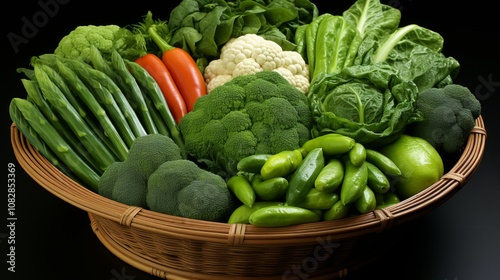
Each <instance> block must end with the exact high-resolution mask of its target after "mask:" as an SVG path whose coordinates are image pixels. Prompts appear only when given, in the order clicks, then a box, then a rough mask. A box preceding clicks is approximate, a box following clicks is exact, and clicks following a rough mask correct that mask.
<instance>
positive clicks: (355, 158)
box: [349, 143, 366, 166]
mask: <svg viewBox="0 0 500 280" xmlns="http://www.w3.org/2000/svg"><path fill="white" fill-rule="evenodd" d="M365 159H366V149H365V146H363V145H362V144H361V143H356V144H354V146H353V147H352V149H351V150H350V151H349V160H350V161H351V162H352V164H354V166H361V164H363V162H365Z"/></svg>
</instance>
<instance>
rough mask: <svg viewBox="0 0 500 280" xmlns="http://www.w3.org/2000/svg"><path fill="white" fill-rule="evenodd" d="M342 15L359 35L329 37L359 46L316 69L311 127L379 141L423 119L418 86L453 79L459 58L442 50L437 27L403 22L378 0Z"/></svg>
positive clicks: (358, 4) (376, 143) (362, 1)
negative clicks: (348, 59)
mask: <svg viewBox="0 0 500 280" xmlns="http://www.w3.org/2000/svg"><path fill="white" fill-rule="evenodd" d="M342 17H344V18H345V20H346V21H347V22H349V24H350V25H351V26H352V28H355V29H356V30H357V31H358V34H360V37H361V40H360V41H359V43H357V44H356V45H354V46H353V44H352V40H343V39H344V38H343V37H341V34H339V35H337V37H338V38H335V37H332V38H331V40H332V44H331V45H332V46H335V48H337V49H342V48H344V49H349V48H350V50H352V48H353V47H356V48H357V51H356V54H355V58H354V59H353V61H352V63H351V64H350V65H345V64H344V65H345V67H344V68H342V69H338V70H336V71H334V72H331V71H330V72H328V71H326V73H323V74H317V75H316V74H315V77H314V79H313V81H312V82H311V86H310V89H309V94H308V96H309V100H310V103H311V107H312V111H313V117H314V120H315V123H316V125H315V129H314V131H313V133H314V134H317V135H319V134H323V133H329V132H337V133H341V134H344V135H347V136H350V137H352V138H354V139H355V140H356V141H357V142H360V143H362V144H364V145H366V146H373V147H376V146H381V145H384V144H387V143H389V142H391V141H393V140H395V139H397V138H398V137H399V136H400V135H401V134H402V133H403V131H404V129H405V128H406V126H407V125H408V124H410V123H412V122H415V121H419V120H420V119H419V116H418V114H416V112H415V102H416V100H417V98H418V94H419V92H421V91H423V90H425V89H428V88H432V87H442V86H444V85H447V84H450V83H452V82H453V78H454V77H455V76H456V75H457V74H458V70H459V63H458V61H456V60H455V59H454V58H452V57H446V56H445V55H444V54H443V53H442V52H441V51H442V49H443V42H444V40H443V38H442V37H441V35H440V34H439V33H437V32H434V31H432V30H429V29H426V28H423V27H421V26H418V25H416V24H410V25H407V26H403V27H400V26H399V23H400V14H399V12H398V11H396V9H394V8H392V7H389V6H387V5H383V4H381V3H380V2H379V1H378V0H358V1H357V2H356V3H355V4H354V5H353V6H351V7H350V8H349V9H348V10H346V11H345V12H344V13H343V14H342ZM319 36H321V34H319ZM333 42H335V44H334V43H333ZM343 44H344V45H343ZM331 52H335V50H331ZM344 53H345V52H344ZM317 55H318V52H316V56H317ZM322 58H324V57H319V58H316V60H318V59H322ZM335 59H337V60H338V59H344V58H343V57H342V56H337V57H336V58H335ZM336 62H337V61H331V62H330V63H336Z"/></svg>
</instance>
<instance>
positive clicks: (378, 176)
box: [366, 162, 391, 193]
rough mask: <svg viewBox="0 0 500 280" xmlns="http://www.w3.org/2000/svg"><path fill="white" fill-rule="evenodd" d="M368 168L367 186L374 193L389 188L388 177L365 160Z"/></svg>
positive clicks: (385, 190) (384, 191) (383, 191)
mask: <svg viewBox="0 0 500 280" xmlns="http://www.w3.org/2000/svg"><path fill="white" fill-rule="evenodd" d="M366 167H367V168H368V182H367V184H368V186H369V187H370V188H371V189H372V190H373V191H374V192H376V193H386V192H387V191H389V189H390V188H391V184H390V182H389V179H387V177H386V176H385V174H384V173H383V172H382V171H381V170H380V169H379V168H378V167H377V166H375V165H374V164H373V163H371V162H366Z"/></svg>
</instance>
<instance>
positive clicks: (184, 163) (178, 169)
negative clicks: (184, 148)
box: [146, 159, 234, 221]
mask: <svg viewBox="0 0 500 280" xmlns="http://www.w3.org/2000/svg"><path fill="white" fill-rule="evenodd" d="M146 202H147V205H148V207H149V209H151V210H153V211H156V212H160V213H165V214H169V215H174V216H180V217H186V218H192V219H199V220H207V221H223V220H225V219H226V218H227V217H228V215H229V214H230V213H231V212H232V210H233V206H234V201H233V198H232V196H231V193H230V192H229V190H228V188H227V185H226V182H225V180H224V179H223V178H222V177H220V176H219V175H216V174H214V173H211V172H209V171H207V170H205V169H202V168H200V167H199V166H198V165H197V164H196V163H194V162H193V161H190V160H185V159H179V160H174V161H167V162H165V163H163V164H162V165H160V166H159V167H158V169H157V170H156V171H155V172H154V173H153V174H151V176H149V180H148V191H147V196H146Z"/></svg>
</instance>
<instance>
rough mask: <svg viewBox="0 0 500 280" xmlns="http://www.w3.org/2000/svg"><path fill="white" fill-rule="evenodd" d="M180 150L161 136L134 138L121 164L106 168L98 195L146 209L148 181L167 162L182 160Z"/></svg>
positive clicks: (99, 185) (151, 135)
mask: <svg viewBox="0 0 500 280" xmlns="http://www.w3.org/2000/svg"><path fill="white" fill-rule="evenodd" d="M181 158H182V156H181V151H180V148H179V146H177V144H175V142H174V141H173V140H172V139H171V138H170V137H168V136H165V135H163V134H148V135H144V136H140V137H137V138H136V139H135V140H134V143H133V144H132V146H131V147H130V149H129V153H128V157H127V159H125V160H124V161H116V162H114V163H112V164H111V165H109V166H108V168H107V169H106V170H105V171H104V173H103V174H102V175H101V178H100V179H99V182H98V185H97V187H98V192H99V194H100V195H102V196H104V197H107V198H110V199H113V200H115V201H118V202H121V203H125V204H127V205H134V206H140V207H146V191H147V180H148V178H149V176H150V175H151V174H152V173H153V172H155V171H156V169H157V168H158V167H159V166H160V165H161V164H163V163H164V162H166V161H171V160H178V159H181Z"/></svg>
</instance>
